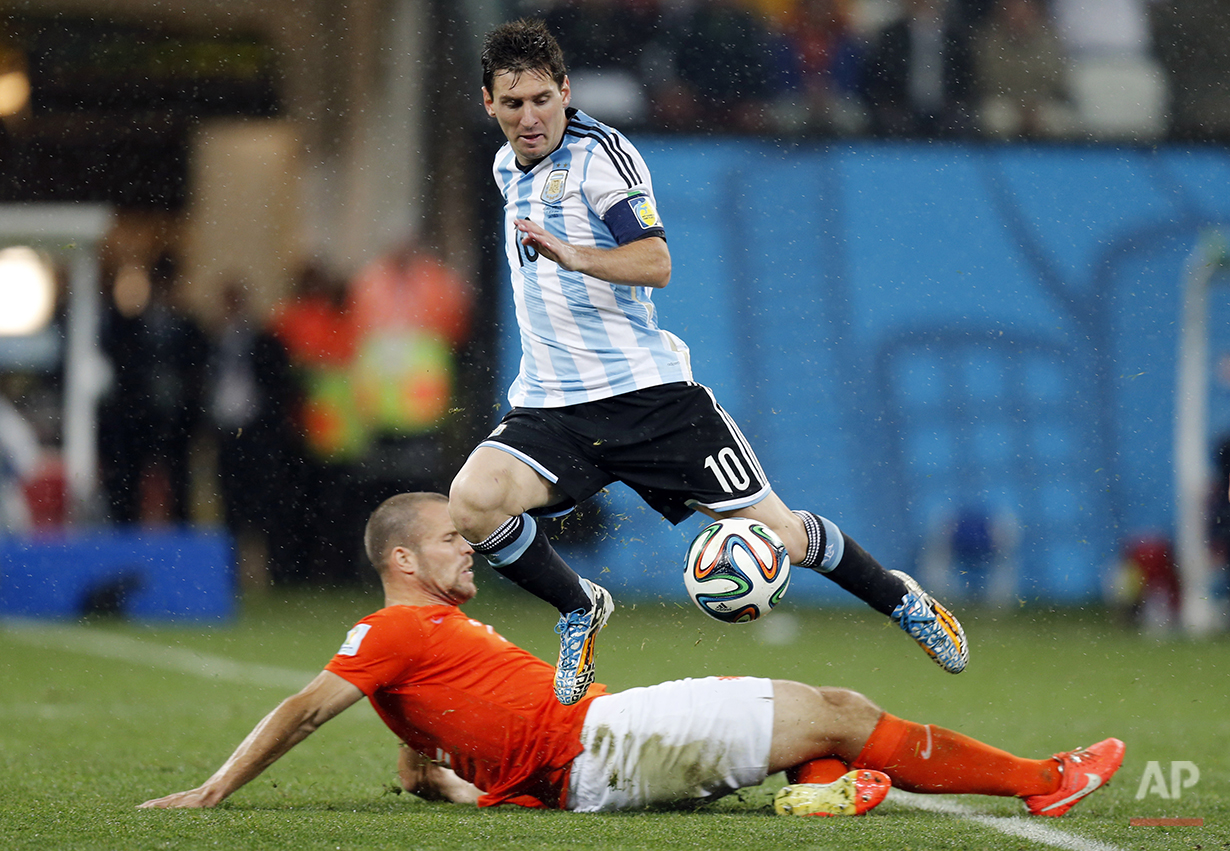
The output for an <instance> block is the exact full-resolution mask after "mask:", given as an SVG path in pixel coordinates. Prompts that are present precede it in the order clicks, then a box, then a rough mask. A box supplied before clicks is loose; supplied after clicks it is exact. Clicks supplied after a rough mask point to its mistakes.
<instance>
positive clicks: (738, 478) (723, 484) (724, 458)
mask: <svg viewBox="0 0 1230 851" xmlns="http://www.w3.org/2000/svg"><path fill="white" fill-rule="evenodd" d="M705 469H706V470H708V471H709V472H711V473H713V477H714V478H715V479H717V481H718V487H720V488H721V489H722V490H724V491H726V493H734V492H735V491H741V490H744V489H746V488H747V486H748V485H750V484H751V483H752V477H751V476H749V475H748V474H747V468H746V467H744V466H743V460H742V459H741V458H740V457H739V456H738V455H737V454H736V453H735V451H734V450H733V449H731V448H730V447H729V446H727V447H725V448H724V449H722V451H720V452H718V454H717V456H716V457H714V456H713V455H710V456H709V457H708V458H706V459H705Z"/></svg>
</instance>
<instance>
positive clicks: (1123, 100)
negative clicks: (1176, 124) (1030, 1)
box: [1053, 0, 1225, 139]
mask: <svg viewBox="0 0 1230 851" xmlns="http://www.w3.org/2000/svg"><path fill="white" fill-rule="evenodd" d="M1148 4H1149V0H1054V6H1053V12H1054V16H1055V21H1056V24H1057V28H1058V32H1059V37H1060V38H1061V39H1062V40H1063V43H1064V45H1065V48H1066V50H1067V54H1068V56H1069V58H1070V60H1071V72H1070V76H1071V88H1072V100H1073V104H1074V106H1075V108H1076V112H1077V115H1078V117H1079V123H1080V126H1081V129H1082V130H1084V131H1085V132H1087V133H1088V134H1089V135H1091V136H1093V137H1095V138H1132V139H1151V138H1157V137H1159V136H1161V135H1162V134H1163V133H1164V132H1165V131H1166V129H1167V124H1168V113H1169V93H1168V86H1167V83H1166V80H1165V72H1164V70H1163V69H1162V67H1161V65H1160V64H1159V63H1158V62H1157V60H1156V59H1155V58H1154V57H1153V55H1152V45H1151V33H1150V30H1149V23H1148V11H1147V6H1148ZM1176 5H1177V6H1182V7H1185V6H1186V4H1176ZM1220 14H1221V15H1222V16H1224V15H1225V11H1224V9H1223V10H1221V11H1220Z"/></svg>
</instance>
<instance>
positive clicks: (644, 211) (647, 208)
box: [629, 195, 660, 230]
mask: <svg viewBox="0 0 1230 851" xmlns="http://www.w3.org/2000/svg"><path fill="white" fill-rule="evenodd" d="M629 203H630V204H631V205H632V212H634V213H636V217H637V219H638V220H640V223H641V227H642V228H644V229H645V230H649V229H650V228H656V227H658V225H659V224H660V222H659V221H658V211H657V210H655V209H654V208H653V202H652V201H650V200H649V196H648V195H638V196H637V197H635V198H631V199H629Z"/></svg>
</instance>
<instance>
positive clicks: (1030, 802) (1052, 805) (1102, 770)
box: [1025, 739, 1124, 816]
mask: <svg viewBox="0 0 1230 851" xmlns="http://www.w3.org/2000/svg"><path fill="white" fill-rule="evenodd" d="M1123 751H1124V744H1123V742H1121V741H1119V740H1118V739H1105V740H1103V741H1101V742H1098V743H1097V744H1096V745H1090V746H1089V747H1087V748H1077V749H1076V750H1074V751H1068V752H1067V753H1057V754H1055V756H1054V757H1052V759H1054V760H1055V761H1056V762H1058V763H1059V771H1060V772H1061V774H1062V777H1061V779H1060V783H1059V788H1058V789H1057V790H1056V791H1054V792H1051V793H1050V794H1049V795H1030V796H1029V797H1028V798H1026V799H1025V806H1026V807H1027V808H1028V809H1029V812H1030V813H1032V814H1033V815H1036V816H1061V815H1063V814H1064V813H1066V812H1067V811H1068V810H1070V809H1072V807H1073V806H1074V805H1075V804H1076V803H1077V802H1078V801H1080V800H1081V799H1082V798H1084V797H1085V796H1086V795H1089V794H1091V793H1093V792H1096V791H1097V790H1098V789H1101V788H1102V787H1103V786H1105V785H1106V784H1107V783H1109V782H1110V778H1112V777H1114V776H1115V772H1116V771H1118V770H1119V766H1120V765H1122V764H1123Z"/></svg>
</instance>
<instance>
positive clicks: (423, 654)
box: [141, 493, 1123, 816]
mask: <svg viewBox="0 0 1230 851" xmlns="http://www.w3.org/2000/svg"><path fill="white" fill-rule="evenodd" d="M364 544H365V547H366V549H367V554H368V557H369V558H370V559H371V561H372V563H373V565H375V566H376V567H377V569H378V571H379V573H380V578H381V581H382V583H383V585H384V592H385V604H386V605H385V608H383V609H381V610H380V611H378V612H376V613H375V614H372V615H370V616H368V617H366V618H364V619H363V620H362V621H360V622H359V623H358V625H356V626H355V627H354V628H353V629H352V630H351V631H350V633H349V634H348V635H347V637H346V640H345V642H344V643H343V644H342V647H341V649H340V650H339V651H338V653H337V655H336V656H334V657H333V659H332V661H330V662H329V664H328V665H326V666H325V670H324V671H323V672H321V674H320V675H319V676H317V677H316V678H315V679H314V680H312V682H311V683H309V684H308V685H307V687H306V688H304V689H303V691H301V692H299V693H298V694H296V695H294V696H292V697H290V698H287V699H286V700H285V701H283V702H282V703H281V704H280V705H279V706H278V707H277V708H276V709H274V710H273V712H271V713H270V714H269V715H268V716H266V717H265V718H264V720H262V721H261V722H260V723H259V724H258V725H257V726H256V728H255V729H254V730H253V731H252V732H251V733H250V734H249V735H248V737H247V738H245V739H244V740H243V742H242V743H241V744H240V745H239V747H238V748H237V749H236V750H235V752H234V753H233V754H232V755H231V757H230V758H229V759H228V760H227V761H226V762H225V763H224V764H223V766H222V767H221V768H219V769H218V770H217V772H215V773H214V775H213V776H212V777H210V778H209V779H208V780H206V781H205V783H203V784H202V785H200V786H198V787H197V788H195V789H190V790H188V791H184V792H178V793H176V794H173V795H168V796H166V797H164V798H158V799H155V800H151V801H146V802H145V803H144V804H142V805H141V806H142V807H212V806H215V805H217V804H218V803H219V802H220V801H222V800H223V799H225V798H226V797H228V796H229V795H231V794H232V793H233V792H235V790H237V789H239V788H240V787H241V786H243V785H244V784H245V783H247V782H249V781H250V780H252V779H253V778H255V777H256V776H257V775H259V774H260V773H261V772H262V771H264V770H265V769H266V768H268V767H269V766H270V765H272V764H273V763H274V762H275V761H276V760H277V759H278V758H280V757H281V756H282V755H283V754H285V753H286V752H287V751H289V750H290V749H291V748H292V747H294V746H295V745H296V744H298V743H299V742H301V741H303V739H305V738H307V736H308V735H309V734H311V733H312V732H314V731H315V730H316V729H317V728H319V727H320V725H321V724H323V723H325V722H326V721H328V720H329V719H331V718H333V717H334V716H336V715H337V714H338V713H340V712H341V711H342V710H344V709H346V708H348V707H350V706H352V705H354V704H355V703H357V702H358V701H359V700H360V699H361V698H363V697H364V696H366V697H367V698H368V699H369V700H370V701H371V704H372V706H373V707H374V708H375V710H376V712H377V713H378V714H379V715H380V718H381V719H382V720H383V721H384V723H385V724H386V725H388V727H389V729H390V730H392V731H393V732H394V734H396V735H397V737H398V738H399V739H400V741H401V742H402V745H403V747H402V750H401V758H400V762H399V772H400V775H401V780H402V784H403V785H404V786H405V788H406V789H408V790H409V791H411V792H414V793H416V794H419V795H422V796H424V797H428V798H437V799H443V800H448V801H453V802H460V803H467V802H468V803H476V804H478V805H479V806H492V805H495V804H503V803H511V804H519V805H521V806H526V807H549V808H559V809H568V810H573V811H577V812H602V811H611V810H621V809H635V808H640V807H644V806H647V805H650V804H659V803H668V802H673V801H681V800H687V799H702V800H703V799H714V798H717V797H720V796H721V795H724V794H726V793H728V792H732V791H734V790H735V789H738V788H740V787H744V786H755V785H758V784H760V783H761V782H762V781H764V779H765V778H766V777H767V776H768V775H769V774H772V773H774V772H778V771H786V772H787V775H788V777H789V778H790V780H791V785H789V786H787V787H785V788H784V789H782V790H781V792H779V793H778V795H777V799H776V802H775V804H776V808H777V811H778V812H779V813H782V814H792V815H854V814H859V813H864V812H866V811H868V810H870V809H871V808H873V807H874V806H876V805H877V804H878V803H880V801H882V800H883V799H884V797H885V795H887V794H888V791H889V788H890V783H891V784H892V785H893V786H896V787H898V788H900V789H905V790H907V791H914V792H937V793H970V794H979V795H1003V796H1016V797H1020V798H1022V799H1023V800H1024V802H1025V806H1026V808H1027V809H1028V810H1029V811H1030V812H1031V813H1034V814H1036V815H1048V816H1059V815H1063V813H1065V812H1067V811H1068V809H1070V808H1071V807H1072V805H1073V804H1075V803H1076V802H1078V801H1080V800H1081V799H1082V798H1084V797H1085V796H1087V795H1088V794H1089V793H1091V792H1093V791H1095V790H1096V789H1098V788H1100V787H1101V786H1103V785H1105V783H1106V782H1107V781H1109V780H1110V778H1111V776H1112V775H1113V774H1114V773H1115V771H1116V770H1117V769H1118V768H1119V765H1120V763H1121V762H1122V761H1123V743H1122V742H1120V741H1119V740H1118V739H1106V740H1105V741H1102V742H1099V743H1098V744H1096V745H1093V746H1092V747H1089V748H1086V749H1080V750H1076V751H1072V752H1068V753H1061V754H1056V755H1055V756H1054V757H1050V758H1047V759H1023V758H1021V757H1017V756H1014V755H1012V754H1010V753H1007V752H1005V751H1002V750H999V749H997V748H993V747H991V746H989V745H985V744H983V743H981V742H978V741H975V740H974V739H971V738H969V737H967V736H963V735H961V734H960V733H956V732H953V731H951V730H946V729H944V728H942V727H936V726H934V725H930V724H916V723H914V722H912V721H906V720H903V719H901V718H896V717H894V716H892V715H889V714H888V713H887V712H884V711H883V710H881V709H880V708H879V707H877V706H875V705H874V704H873V703H871V701H869V700H868V699H867V698H865V697H863V696H862V695H860V694H857V693H855V692H853V691H849V690H848V689H842V688H831V687H824V688H816V687H813V686H809V685H804V684H802V683H797V682H791V681H788V680H769V679H763V678H758V677H707V678H703V679H695V680H693V679H687V680H677V681H672V682H666V683H661V684H659V685H656V686H650V687H647V688H633V689H628V690H627V691H623V692H619V693H616V694H608V693H607V692H606V689H605V688H604V687H603V686H601V685H593V686H591V687H590V689H589V691H588V692H587V693H586V694H585V696H584V697H582V698H581V700H580V701H578V702H577V703H575V704H573V705H571V706H565V705H562V704H560V703H559V702H558V701H557V700H556V699H555V696H554V689H553V679H554V671H553V669H552V668H551V666H550V665H549V664H547V663H546V662H543V661H542V660H540V659H538V658H536V657H534V656H532V655H530V654H529V653H528V652H526V651H525V650H522V649H521V648H519V647H517V646H515V645H513V644H511V643H509V642H508V641H507V640H506V639H504V638H503V637H502V636H500V634H499V633H497V632H496V631H495V630H494V629H492V628H491V627H490V626H487V625H486V624H483V623H480V622H479V621H476V620H473V619H471V618H469V617H467V616H466V615H465V614H463V613H462V611H461V609H460V608H458V607H459V606H460V605H461V604H463V603H465V602H467V601H469V600H470V599H471V598H472V597H473V596H474V595H475V593H476V592H477V589H476V587H475V585H474V574H473V570H472V563H473V562H472V555H473V550H472V548H471V547H470V545H469V544H467V543H466V542H465V540H464V539H463V538H462V537H461V535H460V534H459V533H458V532H457V529H456V527H455V526H454V525H453V522H452V520H451V519H450V517H449V513H448V503H447V500H446V499H445V497H443V496H442V495H440V494H430V493H419V494H401V495H399V496H395V497H392V498H391V499H389V500H386V501H385V502H384V503H383V504H381V506H380V507H379V508H378V509H377V510H376V511H375V512H374V513H373V514H372V516H371V519H370V520H369V521H368V524H367V530H366V533H365V536H364ZM650 741H652V742H653V745H654V746H653V747H652V748H650V747H644V746H645V745H647V743H649V742H650ZM645 754H653V755H654V756H653V758H646V757H645Z"/></svg>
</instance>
